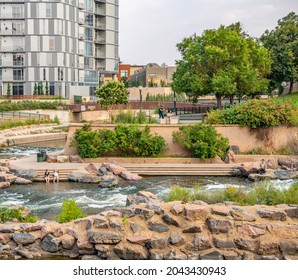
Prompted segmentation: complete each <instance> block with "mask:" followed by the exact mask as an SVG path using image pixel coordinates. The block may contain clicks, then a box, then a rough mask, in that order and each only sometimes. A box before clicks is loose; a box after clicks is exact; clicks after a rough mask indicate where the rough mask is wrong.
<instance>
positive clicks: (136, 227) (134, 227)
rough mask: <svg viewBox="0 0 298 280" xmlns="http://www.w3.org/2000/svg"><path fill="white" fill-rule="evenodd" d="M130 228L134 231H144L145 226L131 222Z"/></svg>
mask: <svg viewBox="0 0 298 280" xmlns="http://www.w3.org/2000/svg"><path fill="white" fill-rule="evenodd" d="M130 229H131V230H132V232H133V233H136V232H139V231H143V228H142V227H141V226H140V225H138V224H131V225H130Z"/></svg>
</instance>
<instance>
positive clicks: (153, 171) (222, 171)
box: [35, 164, 235, 181]
mask: <svg viewBox="0 0 298 280" xmlns="http://www.w3.org/2000/svg"><path fill="white" fill-rule="evenodd" d="M122 166H123V167H125V168H126V169H127V170H128V171H130V172H132V173H137V174H139V175H141V176H230V175H231V174H232V172H233V171H234V170H235V165H234V164H122ZM49 170H50V173H51V174H52V173H53V172H52V171H53V170H51V169H49ZM73 171H78V170H75V169H63V168H62V166H61V168H59V180H60V181H68V175H69V174H70V173H71V172H73ZM36 172H37V174H38V176H37V178H36V179H35V181H44V178H43V176H44V172H45V169H44V170H41V169H40V170H36Z"/></svg>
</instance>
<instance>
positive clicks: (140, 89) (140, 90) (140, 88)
mask: <svg viewBox="0 0 298 280" xmlns="http://www.w3.org/2000/svg"><path fill="white" fill-rule="evenodd" d="M139 92H140V115H141V113H142V86H139Z"/></svg>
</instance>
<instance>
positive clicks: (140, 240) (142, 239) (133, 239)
mask: <svg viewBox="0 0 298 280" xmlns="http://www.w3.org/2000/svg"><path fill="white" fill-rule="evenodd" d="M126 240H127V241H129V242H130V243H135V244H139V245H141V246H146V244H147V243H148V241H149V240H150V238H149V237H148V236H128V237H127V238H126Z"/></svg>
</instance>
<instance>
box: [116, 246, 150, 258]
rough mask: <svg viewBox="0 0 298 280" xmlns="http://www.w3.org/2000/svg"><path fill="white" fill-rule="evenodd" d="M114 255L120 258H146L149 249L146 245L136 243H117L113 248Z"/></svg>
mask: <svg viewBox="0 0 298 280" xmlns="http://www.w3.org/2000/svg"><path fill="white" fill-rule="evenodd" d="M114 252H115V253H116V255H117V256H118V257H119V258H120V259H122V260H147V259H149V251H148V249H147V248H146V247H143V246H140V245H138V244H131V243H129V244H122V243H120V244H118V245H117V246H115V248H114Z"/></svg>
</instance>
